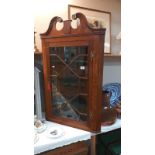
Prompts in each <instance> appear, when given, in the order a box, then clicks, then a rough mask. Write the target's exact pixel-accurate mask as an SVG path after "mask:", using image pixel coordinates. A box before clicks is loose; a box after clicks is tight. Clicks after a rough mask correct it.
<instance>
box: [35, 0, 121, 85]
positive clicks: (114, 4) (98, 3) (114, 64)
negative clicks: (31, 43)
mask: <svg viewBox="0 0 155 155" xmlns="http://www.w3.org/2000/svg"><path fill="white" fill-rule="evenodd" d="M35 4H36V7H35V9H34V14H35V23H34V27H35V30H36V32H37V34H36V44H37V47H38V48H39V50H40V51H41V50H42V49H41V40H40V36H39V34H40V33H44V32H46V30H47V28H48V26H49V23H50V20H51V19H52V18H53V17H54V16H60V17H62V18H63V19H64V20H65V19H67V18H68V4H72V5H77V6H82V7H88V8H94V9H98V10H103V11H109V12H111V52H112V53H119V52H120V51H121V45H120V41H118V40H116V39H115V37H116V35H117V34H118V33H119V32H120V31H121V0H56V1H55V0H35ZM103 81H104V82H103V83H108V82H120V81H121V61H120V59H118V58H115V59H113V60H109V58H108V59H105V64H104V77H103Z"/></svg>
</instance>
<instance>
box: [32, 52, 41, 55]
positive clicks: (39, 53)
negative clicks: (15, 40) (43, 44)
mask: <svg viewBox="0 0 155 155" xmlns="http://www.w3.org/2000/svg"><path fill="white" fill-rule="evenodd" d="M34 54H35V55H42V52H34Z"/></svg>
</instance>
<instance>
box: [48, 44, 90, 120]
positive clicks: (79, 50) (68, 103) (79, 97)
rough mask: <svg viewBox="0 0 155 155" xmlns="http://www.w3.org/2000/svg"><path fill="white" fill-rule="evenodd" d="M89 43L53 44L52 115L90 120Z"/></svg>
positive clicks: (51, 63) (50, 52) (50, 58)
mask: <svg viewBox="0 0 155 155" xmlns="http://www.w3.org/2000/svg"><path fill="white" fill-rule="evenodd" d="M88 60H89V52H88V46H86V45H81V46H57V47H49V68H50V70H49V82H50V86H51V93H50V98H51V100H50V102H51V114H52V115H53V116H56V117H61V118H67V119H71V120H76V121H80V122H87V121H88V100H89V98H88V96H89V94H88V92H89V91H88V85H89V82H88V79H89V77H88V76H89V61H88Z"/></svg>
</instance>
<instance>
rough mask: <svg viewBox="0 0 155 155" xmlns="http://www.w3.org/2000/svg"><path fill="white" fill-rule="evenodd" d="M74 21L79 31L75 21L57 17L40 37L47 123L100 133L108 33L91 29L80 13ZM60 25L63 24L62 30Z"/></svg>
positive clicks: (103, 30) (74, 16) (75, 16)
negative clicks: (105, 40) (73, 23)
mask: <svg viewBox="0 0 155 155" xmlns="http://www.w3.org/2000/svg"><path fill="white" fill-rule="evenodd" d="M72 17H73V20H77V19H78V20H79V21H80V24H78V27H77V28H76V29H75V28H72V26H71V22H72V20H66V21H63V20H62V18H60V17H54V18H53V19H52V20H51V22H50V25H49V28H48V30H47V32H45V33H43V34H41V40H42V53H43V68H44V80H45V111H46V119H47V120H50V121H54V122H57V123H61V124H66V125H69V126H73V127H76V128H80V129H84V130H88V131H92V132H97V131H100V128H101V113H102V101H101V99H102V77H103V58H104V38H105V29H95V28H91V27H89V26H88V22H87V19H86V17H85V16H84V15H83V14H81V13H76V14H75V15H73V16H72ZM57 23H63V28H62V29H61V30H57ZM78 23H79V22H78Z"/></svg>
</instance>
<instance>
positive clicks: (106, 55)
mask: <svg viewBox="0 0 155 155" xmlns="http://www.w3.org/2000/svg"><path fill="white" fill-rule="evenodd" d="M104 57H121V54H114V53H104Z"/></svg>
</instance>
